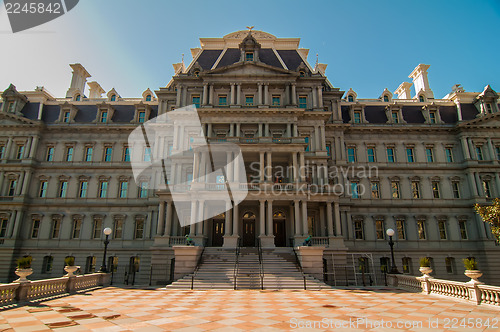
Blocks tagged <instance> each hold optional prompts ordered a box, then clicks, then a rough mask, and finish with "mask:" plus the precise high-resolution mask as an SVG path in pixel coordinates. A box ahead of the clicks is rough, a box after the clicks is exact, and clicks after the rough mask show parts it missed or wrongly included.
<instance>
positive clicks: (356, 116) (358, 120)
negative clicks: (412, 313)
mask: <svg viewBox="0 0 500 332" xmlns="http://www.w3.org/2000/svg"><path fill="white" fill-rule="evenodd" d="M354 123H361V112H360V111H355V112H354Z"/></svg>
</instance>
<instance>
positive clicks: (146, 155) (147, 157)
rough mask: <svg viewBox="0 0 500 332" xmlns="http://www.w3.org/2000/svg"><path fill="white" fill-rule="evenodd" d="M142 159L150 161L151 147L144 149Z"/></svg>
mask: <svg viewBox="0 0 500 332" xmlns="http://www.w3.org/2000/svg"><path fill="white" fill-rule="evenodd" d="M144 161H146V162H148V161H151V148H145V149H144Z"/></svg>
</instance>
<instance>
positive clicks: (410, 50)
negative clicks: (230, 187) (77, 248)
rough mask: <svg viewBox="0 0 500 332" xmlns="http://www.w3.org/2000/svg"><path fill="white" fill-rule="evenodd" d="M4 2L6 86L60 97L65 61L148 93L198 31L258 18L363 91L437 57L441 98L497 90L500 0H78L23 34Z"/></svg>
mask: <svg viewBox="0 0 500 332" xmlns="http://www.w3.org/2000/svg"><path fill="white" fill-rule="evenodd" d="M1 7H2V8H1V9H0V42H1V45H2V52H0V61H1V63H2V64H3V65H2V70H1V72H0V89H1V90H3V89H5V88H7V87H8V85H9V84H10V83H14V84H15V85H16V86H17V87H18V89H20V90H32V89H33V88H34V87H35V86H39V85H43V86H45V87H46V88H47V89H48V90H49V91H51V92H52V93H53V94H54V95H56V96H57V97H63V96H64V95H65V92H66V90H67V88H68V86H69V83H70V79H71V69H70V68H69V66H68V64H69V63H75V62H80V63H82V64H83V65H84V66H85V67H86V68H87V70H88V71H89V72H90V74H92V77H91V78H90V80H96V81H98V82H99V83H100V84H101V85H102V86H103V88H104V89H105V90H106V91H109V90H110V89H111V88H113V87H114V88H115V89H116V90H117V91H118V92H119V93H120V95H121V96H122V97H139V96H140V95H141V93H142V92H143V91H144V90H146V89H147V88H151V89H152V90H155V89H158V88H159V87H161V86H165V85H166V84H167V83H168V81H169V80H170V77H171V76H172V74H173V68H172V63H175V62H180V60H181V54H182V53H184V54H185V60H186V63H189V61H190V60H191V52H190V48H193V47H198V46H199V40H198V38H200V37H222V36H223V35H225V34H228V33H230V32H233V31H237V30H243V29H245V26H248V25H254V26H255V30H263V31H266V32H269V33H271V34H274V35H276V36H277V37H300V38H301V46H302V47H305V48H310V53H309V62H310V63H312V64H314V62H315V60H316V53H318V54H319V60H320V62H322V63H327V64H328V68H327V71H326V74H327V76H328V78H329V80H330V82H332V84H333V85H334V86H335V87H339V88H341V89H342V90H344V91H347V90H348V89H349V88H353V89H354V90H355V91H356V92H357V93H358V97H360V98H378V97H379V96H380V94H381V92H382V91H383V90H384V88H388V89H389V90H390V91H391V92H394V90H395V89H396V88H397V87H398V86H399V84H400V83H401V82H403V81H411V79H409V78H408V75H409V74H410V72H411V71H412V70H413V68H414V67H415V66H416V65H417V64H419V63H426V64H430V65H431V67H430V69H429V80H430V86H431V88H432V90H433V91H434V94H435V96H436V98H441V97H443V96H444V95H446V94H447V93H448V92H449V91H450V90H451V86H452V85H454V84H457V83H458V84H462V86H463V87H464V88H465V90H466V91H482V90H483V88H484V86H485V85H486V84H490V85H491V86H492V87H493V89H495V90H498V91H500V65H499V61H498V54H500V43H499V42H498V38H497V36H499V35H500V31H499V30H500V28H499V27H500V24H499V23H500V1H477V0H475V1H435V0H434V1H427V0H424V1H373V0H372V1H328V0H325V1H313V0H312V1H307V2H305V1H294V0H286V1H282V0H275V1H272V0H267V1H260V0H252V1H251V2H244V1H235V0H231V1H189V0H184V1H165V0H163V1H153V0H141V1H132V0H105V1H102V0H100V1H99V0H81V1H80V3H79V4H78V6H77V7H75V8H74V9H73V10H72V11H70V12H69V13H68V14H66V15H64V16H62V17H60V18H58V19H56V20H54V21H52V22H49V23H47V24H45V25H42V26H40V27H37V28H35V29H32V30H29V31H26V32H21V33H17V34H12V33H11V32H10V26H9V24H8V21H7V15H6V13H5V8H4V7H3V5H2V6H1ZM5 46H8V47H5Z"/></svg>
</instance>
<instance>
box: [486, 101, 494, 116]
mask: <svg viewBox="0 0 500 332" xmlns="http://www.w3.org/2000/svg"><path fill="white" fill-rule="evenodd" d="M486 112H487V113H489V114H491V113H493V111H492V110H491V104H490V103H488V104H486Z"/></svg>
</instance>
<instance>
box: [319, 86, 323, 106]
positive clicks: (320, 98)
mask: <svg viewBox="0 0 500 332" xmlns="http://www.w3.org/2000/svg"><path fill="white" fill-rule="evenodd" d="M318 107H319V108H323V87H322V86H321V85H320V86H318Z"/></svg>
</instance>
